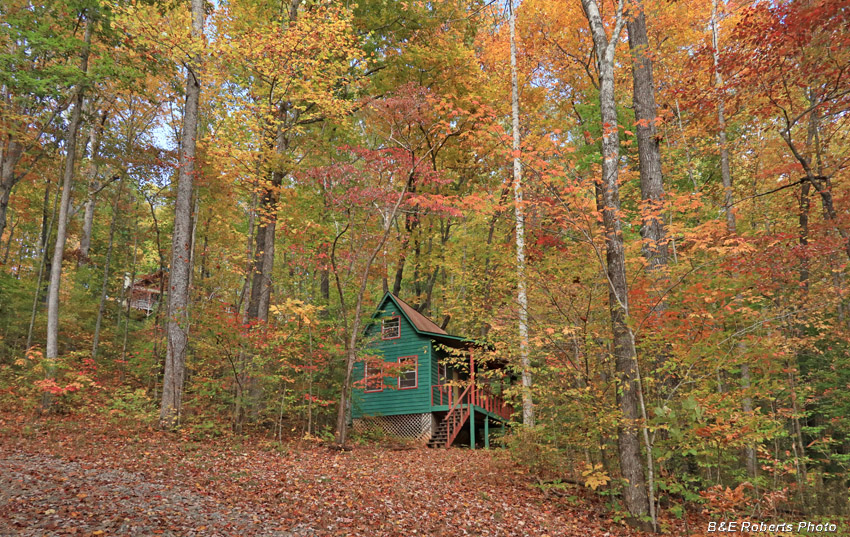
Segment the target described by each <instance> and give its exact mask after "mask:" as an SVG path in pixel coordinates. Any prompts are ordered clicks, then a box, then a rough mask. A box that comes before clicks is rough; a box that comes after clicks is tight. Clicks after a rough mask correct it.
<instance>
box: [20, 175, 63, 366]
mask: <svg viewBox="0 0 850 537" xmlns="http://www.w3.org/2000/svg"><path fill="white" fill-rule="evenodd" d="M60 187H61V183H59V182H58V181H57V182H56V194H55V195H54V196H53V209H52V212H51V213H50V219H49V220H46V221H45V222H49V223H45V224H43V225H42V230H41V233H42V235H41V236H40V237H39V241H38V244H39V253H40V255H39V258H40V259H39V263H38V277H37V278H36V281H35V291H34V292H33V294H32V295H33V296H32V310H31V311H30V324H29V328H28V329H27V346H26V348H27V349H29V348H30V347H31V346H32V332H33V329H34V328H35V315H36V313H38V299H39V296H40V295H41V282H42V281H43V280H44V267H45V266H46V265H47V243H48V242H50V233H51V232H52V231H53V222H54V221H55V220H56V210H57V208H58V206H59V195H60V194H59V188H60ZM49 196H50V182H48V183H47V188H46V189H45V192H44V211H43V212H44V213H45V214H46V213H47V202H48V201H49V200H50V198H49Z"/></svg>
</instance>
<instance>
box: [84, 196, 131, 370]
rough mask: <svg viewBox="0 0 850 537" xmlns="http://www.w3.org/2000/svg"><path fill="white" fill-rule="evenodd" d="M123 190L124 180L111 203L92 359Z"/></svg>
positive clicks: (96, 343)
mask: <svg viewBox="0 0 850 537" xmlns="http://www.w3.org/2000/svg"><path fill="white" fill-rule="evenodd" d="M123 190H124V181H123V180H122V181H121V182H120V183H119V185H118V193H117V194H115V203H114V204H113V205H112V222H111V223H110V224H109V243H108V245H107V246H106V260H105V261H104V263H103V283H102V284H101V286H100V305H99V306H98V308H97V321H95V324H94V338H93V342H92V348H91V357H92V360H95V359H97V347H98V344H99V343H100V326H101V324H102V323H103V310H104V309H105V308H106V293H107V291H108V290H109V266H110V265H111V264H112V246H113V244H114V243H115V228H116V227H118V207H119V204H120V203H121V194H122V193H123Z"/></svg>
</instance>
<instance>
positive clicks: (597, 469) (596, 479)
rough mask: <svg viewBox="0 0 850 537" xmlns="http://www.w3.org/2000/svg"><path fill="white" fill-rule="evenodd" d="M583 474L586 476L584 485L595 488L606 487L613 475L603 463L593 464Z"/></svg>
mask: <svg viewBox="0 0 850 537" xmlns="http://www.w3.org/2000/svg"><path fill="white" fill-rule="evenodd" d="M581 475H582V477H584V486H586V487H589V488H591V489H593V490H596V489H598V488H599V487H604V486H605V485H607V484H608V482H609V481H611V477H610V476H609V475H608V473H607V472H606V471H605V470H604V469H603V468H602V465H601V464H595V465H593V466H592V467H590V468H588V469H586V470H584V471H583V472H582V473H581Z"/></svg>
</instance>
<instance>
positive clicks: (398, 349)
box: [351, 300, 436, 419]
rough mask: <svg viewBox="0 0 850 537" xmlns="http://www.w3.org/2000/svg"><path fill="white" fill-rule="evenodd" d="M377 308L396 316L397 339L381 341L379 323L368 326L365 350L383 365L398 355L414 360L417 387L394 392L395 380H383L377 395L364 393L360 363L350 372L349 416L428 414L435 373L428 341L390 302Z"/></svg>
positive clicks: (396, 380) (387, 378)
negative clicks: (379, 356)
mask: <svg viewBox="0 0 850 537" xmlns="http://www.w3.org/2000/svg"><path fill="white" fill-rule="evenodd" d="M379 309H383V310H384V314H385V315H386V316H391V315H398V316H399V317H400V325H401V326H400V329H401V334H400V337H398V338H396V339H389V340H382V339H381V325H380V322H378V323H377V324H375V325H373V326H372V327H370V328H369V329H368V330H367V332H366V339H367V341H369V342H370V344H369V349H370V351H371V352H375V353H376V354H382V355H383V357H384V361H385V362H390V363H395V362H397V361H398V358H399V357H402V356H416V357H417V384H418V385H417V387H416V389H406V390H399V389H398V377H384V389H383V391H381V392H364V390H363V386H362V381H363V375H364V366H363V362H362V361H358V362H357V363H356V364H355V365H354V370H353V372H352V375H353V380H354V382H357V383H358V384H356V385H355V388H354V390H353V394H352V407H351V417H352V418H354V419H357V418H362V417H366V416H393V415H400V414H420V413H425V412H430V411H431V385H432V382H433V379H434V378H435V375H436V372H435V371H433V369H434V368H433V367H432V358H431V355H432V352H433V350H432V345H431V340H430V339H429V338H426V337H424V336H422V335H420V334H419V333H417V332H416V330H415V328H414V327H413V325H411V324H410V322H409V321H408V320H407V319H406V318H405V316H404V315H403V314H401V312H400V311H398V308H397V307H396V306H395V304H394V303H393V302H392V301H389V300H388V301H385V302H384V303H382V304H381V306H380V308H379Z"/></svg>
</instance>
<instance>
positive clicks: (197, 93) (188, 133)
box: [159, 0, 204, 429]
mask: <svg viewBox="0 0 850 537" xmlns="http://www.w3.org/2000/svg"><path fill="white" fill-rule="evenodd" d="M203 31H204V2H203V0H192V39H193V40H197V41H201V39H202V37H203ZM200 69H201V57H200V55H199V54H196V55H194V57H193V58H192V59H191V61H190V62H188V64H187V72H186V106H185V108H184V109H183V132H182V134H181V138H182V139H181V143H180V149H181V151H180V160H179V165H178V166H179V167H178V171H177V201H176V205H175V208H174V232H173V234H172V241H171V270H170V272H169V275H168V280H169V281H168V290H169V292H168V326H167V329H166V334H167V343H166V357H165V371H164V374H163V379H162V405H161V408H160V412H159V426H160V428H162V429H175V428H176V427H177V426H178V425H179V423H180V415H181V412H182V408H183V382H184V380H185V376H186V349H187V347H188V344H189V334H188V329H189V327H188V324H189V323H188V321H189V319H188V305H189V274H190V272H191V271H192V267H191V266H190V260H191V252H190V248H191V237H190V234H191V227H192V188H193V184H192V183H193V179H194V175H195V149H196V138H197V134H198V112H199V107H200V97H201V80H200ZM163 277H164V276H163Z"/></svg>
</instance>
